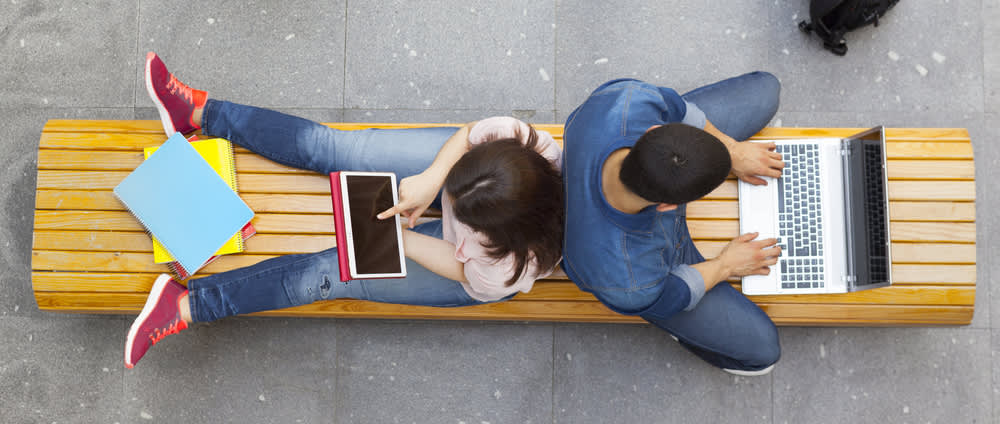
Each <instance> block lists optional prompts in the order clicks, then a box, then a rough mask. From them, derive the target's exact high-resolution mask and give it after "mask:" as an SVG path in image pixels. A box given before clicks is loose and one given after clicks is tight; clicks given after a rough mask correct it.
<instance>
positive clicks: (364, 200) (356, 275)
mask: <svg viewBox="0 0 1000 424" xmlns="http://www.w3.org/2000/svg"><path fill="white" fill-rule="evenodd" d="M330 192H331V195H332V197H333V215H334V226H335V230H336V233H337V246H338V249H337V259H338V260H339V262H340V280H341V281H348V280H357V279H370V278H402V277H405V276H406V257H405V255H404V254H403V230H402V227H401V226H400V222H399V215H395V216H393V217H392V218H388V219H378V217H377V216H376V215H378V213H379V212H382V211H384V210H386V209H389V208H391V207H392V206H393V205H395V204H396V203H398V202H399V192H398V191H397V189H396V175H395V174H393V173H391V172H332V173H330Z"/></svg>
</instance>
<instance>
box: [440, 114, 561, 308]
mask: <svg viewBox="0 0 1000 424" xmlns="http://www.w3.org/2000/svg"><path fill="white" fill-rule="evenodd" d="M518 126H520V128H521V142H522V143H524V142H525V141H527V137H528V134H529V129H528V125H527V124H525V123H523V122H521V121H519V120H517V119H514V118H510V117H493V118H488V119H484V120H482V121H479V122H478V123H477V124H476V125H475V126H474V127H472V130H471V131H470V132H469V143H470V144H472V145H473V146H475V145H477V144H481V143H484V142H486V140H498V139H504V138H512V137H514V135H515V128H517V127H518ZM536 132H537V133H538V144H537V145H536V147H535V149H536V150H537V151H538V153H540V154H541V155H542V156H543V157H545V158H546V159H548V160H549V161H550V162H552V163H553V164H554V165H555V166H556V168H557V169H562V149H560V148H559V145H558V144H556V142H555V140H553V139H552V135H551V134H549V133H547V132H545V131H537V130H536ZM441 226H442V227H443V232H444V239H445V240H447V241H449V242H451V243H453V244H454V245H455V259H458V261H459V262H462V263H464V264H465V278H466V280H468V281H469V282H468V283H462V287H464V288H465V291H466V292H467V293H469V296H470V297H472V298H473V299H476V300H479V301H481V302H490V301H494V300H499V299H502V298H504V297H507V296H509V295H511V294H513V293H515V292H518V291H520V292H523V293H527V292H528V291H529V290H531V286H532V285H534V284H535V280H537V279H539V278H545V277H547V276H548V275H549V274H551V273H552V271H554V270H551V269H548V270H539V269H538V268H537V266H536V263H535V261H534V260H532V261H531V262H529V263H528V266H527V268H526V269H525V270H524V272H523V273H521V277H520V278H518V279H517V281H516V282H514V284H511V285H510V286H507V285H505V283H506V282H507V280H509V279H510V277H512V276H514V255H508V256H506V257H504V258H503V259H500V260H496V259H493V258H491V257H490V256H489V255H488V254H487V249H486V248H485V247H483V244H484V243H486V242H488V241H489V240H488V239H487V238H486V236H485V235H483V234H480V233H477V232H475V231H473V230H472V229H471V228H469V227H468V226H466V225H465V224H462V223H461V222H459V221H458V220H457V219H455V214H454V212H453V211H452V207H451V201H450V200H449V199H448V196H447V195H443V196H441Z"/></svg>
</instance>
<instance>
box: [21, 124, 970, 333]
mask: <svg viewBox="0 0 1000 424" xmlns="http://www.w3.org/2000/svg"><path fill="white" fill-rule="evenodd" d="M328 125H330V126H332V127H335V128H339V129H361V128H370V127H382V128H400V127H413V126H437V124H409V125H400V124H328ZM537 127H538V128H540V129H544V130H546V131H549V132H551V133H552V134H553V135H554V136H555V137H556V139H557V140H560V142H561V138H562V132H563V131H562V126H560V125H538V126H537ZM855 132H857V129H819V128H767V129H765V130H764V131H762V132H761V133H760V134H758V135H757V137H760V138H797V137H830V136H835V137H842V136H848V135H851V134H853V133H855ZM887 136H888V138H889V141H888V167H889V169H888V171H889V179H890V182H889V194H890V198H891V221H892V223H891V232H892V238H893V246H892V253H893V258H892V259H893V276H894V278H895V284H894V285H893V286H892V287H887V288H881V289H875V290H869V291H864V292H859V293H852V294H841V295H795V296H755V297H752V299H753V301H755V302H756V303H757V304H758V305H760V306H761V308H763V309H764V311H766V312H767V313H768V315H770V316H771V317H772V318H773V319H774V321H775V322H776V323H778V324H779V325H823V326H869V325H892V326H899V325H913V326H918V325H919V326H924V325H962V324H968V323H969V322H970V321H971V320H972V315H973V306H974V299H975V291H976V245H975V242H976V224H975V173H974V167H973V160H972V146H971V144H970V141H969V135H968V133H967V132H966V131H965V130H964V129H888V130H887ZM164 140H165V136H164V135H163V132H162V129H161V127H160V122H159V121H82V120H52V121H49V122H48V124H47V125H46V126H45V128H44V131H43V133H42V136H41V141H40V144H39V152H38V186H37V191H36V200H35V221H34V245H33V247H32V265H31V269H32V273H31V279H32V285H33V288H34V293H35V298H36V299H37V301H38V306H39V308H40V309H42V310H46V311H59V312H83V313H136V312H137V311H138V310H139V309H140V308H141V307H142V305H143V302H144V301H145V299H146V294H147V292H148V291H149V289H150V287H151V285H152V283H153V280H154V278H155V276H156V275H157V274H158V273H161V272H167V268H166V267H164V266H162V265H155V264H153V261H152V254H151V249H152V247H151V243H150V240H149V237H148V236H147V235H146V233H144V232H143V229H142V227H141V226H140V224H139V223H138V222H137V221H136V220H135V219H134V218H133V217H132V216H131V215H130V214H129V213H128V212H127V211H126V210H125V209H124V207H123V206H122V204H121V203H119V202H118V200H117V199H116V198H115V197H114V196H113V195H112V192H111V189H112V188H113V187H114V186H115V185H117V184H118V183H119V182H120V181H121V180H122V179H123V178H124V177H125V176H126V175H127V174H128V173H129V172H131V171H132V170H133V169H134V168H135V167H136V166H137V165H138V164H139V163H140V161H141V160H142V154H141V150H142V148H144V147H147V146H153V145H158V144H160V143H162V142H163V141H164ZM236 153H237V155H236V165H237V169H238V172H239V187H240V194H241V196H242V197H243V199H244V200H245V201H246V202H247V203H248V204H249V205H250V207H251V208H252V209H253V210H254V211H255V212H256V213H257V215H256V217H255V218H254V220H253V223H254V225H255V226H256V228H257V230H258V234H257V235H256V236H254V237H253V238H252V239H250V240H249V242H248V243H247V251H246V252H245V253H243V254H239V255H230V256H225V257H223V258H221V259H219V260H218V261H216V262H214V263H212V264H210V265H209V266H208V267H206V268H205V269H203V270H201V271H199V273H198V276H204V275H208V274H211V273H216V272H221V271H225V270H229V269H233V268H237V267H242V266H247V265H251V264H253V263H256V262H259V261H261V260H263V259H266V258H269V257H273V256H275V255H284V254H291V253H301V252H314V251H319V250H322V249H325V248H328V247H331V246H334V245H335V237H334V234H333V221H332V216H331V206H330V199H329V184H328V181H327V177H326V176H324V175H317V174H313V173H308V172H305V171H300V170H296V169H291V168H288V167H284V166H282V165H278V164H276V163H273V162H270V161H268V160H267V159H264V158H262V157H260V156H257V155H255V154H253V153H250V152H248V151H247V150H244V149H241V148H237V151H236ZM736 193H737V191H736V181H735V180H729V181H727V182H726V183H725V184H723V185H722V186H721V187H720V188H718V189H717V190H715V191H714V192H712V193H711V194H710V195H709V196H707V198H705V199H703V200H699V201H697V202H694V203H692V204H691V205H690V206H689V209H688V215H689V225H690V229H691V233H692V235H693V237H694V238H695V240H696V244H697V245H698V248H699V249H700V250H701V251H702V252H703V253H704V254H705V256H706V257H712V256H714V255H717V254H718V252H719V251H720V250H721V249H722V247H723V246H724V245H725V244H726V242H727V240H729V239H731V238H733V237H735V236H736V235H737V232H738V218H737V206H736V196H737V194H736ZM732 283H733V284H735V285H738V283H739V282H738V281H733V282H732ZM259 315H266V316H308V317H319V316H322V317H344V318H404V319H408V318H418V319H476V320H532V321H533V320H540V321H588V322H625V323H639V322H643V321H642V320H641V319H639V318H637V317H630V316H623V315H619V314H616V313H614V312H612V311H610V310H608V309H607V308H605V307H604V306H603V305H602V304H601V303H599V302H598V301H597V300H596V299H595V298H594V297H593V296H592V295H590V294H587V293H584V292H581V291H580V290H578V289H577V288H576V286H575V285H574V284H573V283H572V282H571V281H569V280H568V279H566V277H565V276H564V275H561V274H560V275H559V276H556V277H554V278H551V279H548V280H544V281H540V282H538V283H537V284H536V285H535V288H534V290H532V291H531V293H527V294H518V295H517V296H516V297H515V298H514V299H512V300H510V301H507V302H501V303H496V304H490V305H481V306H473V307H463V308H430V307H414V306H399V305H388V304H379V303H373V302H365V301H358V300H350V299H345V300H336V301H325V302H319V303H315V304H311V305H306V306H300V307H296V308H290V309H284V310H277V311H269V312H265V313H261V314H259Z"/></svg>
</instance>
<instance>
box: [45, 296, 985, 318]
mask: <svg viewBox="0 0 1000 424" xmlns="http://www.w3.org/2000/svg"><path fill="white" fill-rule="evenodd" d="M145 299H146V295H145V294H142V293H136V294H124V293H123V294H113V295H109V296H102V297H100V298H91V297H85V296H81V295H80V294H79V293H58V292H40V293H38V303H39V307H40V308H43V309H47V310H65V311H88V310H100V311H115V312H120V313H135V312H137V311H138V310H139V309H140V308H141V305H142V303H143V302H144V301H145ZM760 306H761V308H762V309H763V310H764V311H765V312H767V313H768V315H770V316H771V317H772V319H774V321H775V323H776V324H778V325H830V324H837V325H879V324H881V325H918V324H919V325H958V324H962V323H965V322H968V321H969V320H971V318H972V313H973V308H972V307H969V306H923V305H856V304H784V303H777V304H775V303H762V304H760ZM254 315H258V316H292V317H295V316H303V317H305V316H311V317H342V318H390V319H452V320H463V319H472V320H481V319H489V320H496V319H503V320H545V321H584V322H590V321H601V322H631V323H641V322H644V321H642V320H641V318H638V317H634V316H625V315H620V314H617V313H615V312H612V311H610V310H608V309H607V308H606V307H604V305H602V304H600V303H598V302H521V301H517V300H516V298H515V299H514V300H510V301H507V302H499V303H492V304H486V305H476V306H466V307H461V308H432V307H425V306H423V307H422V306H402V305H391V304H383V303H374V302H364V301H358V300H351V299H340V300H335V301H323V302H316V303H313V304H309V305H303V306H298V307H295V308H289V309H282V310H277V311H268V312H263V313H258V314H254ZM929 317H933V319H931V318H929Z"/></svg>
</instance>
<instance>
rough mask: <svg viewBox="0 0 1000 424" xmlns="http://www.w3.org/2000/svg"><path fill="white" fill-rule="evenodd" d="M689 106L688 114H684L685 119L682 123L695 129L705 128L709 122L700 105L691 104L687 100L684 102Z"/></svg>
mask: <svg viewBox="0 0 1000 424" xmlns="http://www.w3.org/2000/svg"><path fill="white" fill-rule="evenodd" d="M684 103H685V104H686V105H687V113H685V114H684V119H682V120H681V123H683V124H688V125H690V126H692V127H695V128H705V123H707V122H708V118H707V117H705V112H703V111H702V110H701V108H699V107H698V105H696V104H694V103H691V102H689V101H687V100H685V101H684Z"/></svg>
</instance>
